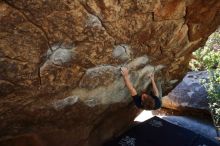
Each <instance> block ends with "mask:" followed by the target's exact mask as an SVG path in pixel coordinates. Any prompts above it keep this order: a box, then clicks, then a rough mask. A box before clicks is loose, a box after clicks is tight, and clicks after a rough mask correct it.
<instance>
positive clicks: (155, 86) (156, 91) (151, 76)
mask: <svg viewBox="0 0 220 146" xmlns="http://www.w3.org/2000/svg"><path fill="white" fill-rule="evenodd" d="M149 76H150V79H151V83H152V86H153V92H154V95H155V96H157V97H158V96H159V91H158V88H157V85H156V83H155V81H154V73H151V74H150V75H149Z"/></svg>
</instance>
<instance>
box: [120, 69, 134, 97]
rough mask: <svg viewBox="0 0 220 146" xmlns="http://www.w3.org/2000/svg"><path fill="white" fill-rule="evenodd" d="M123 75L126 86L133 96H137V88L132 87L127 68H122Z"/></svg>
mask: <svg viewBox="0 0 220 146" xmlns="http://www.w3.org/2000/svg"><path fill="white" fill-rule="evenodd" d="M121 74H122V75H123V79H124V82H125V85H126V86H127V88H128V89H129V92H130V94H131V96H135V95H137V91H136V90H135V88H134V87H133V85H132V83H131V81H130V79H129V76H128V69H127V68H125V67H122V68H121Z"/></svg>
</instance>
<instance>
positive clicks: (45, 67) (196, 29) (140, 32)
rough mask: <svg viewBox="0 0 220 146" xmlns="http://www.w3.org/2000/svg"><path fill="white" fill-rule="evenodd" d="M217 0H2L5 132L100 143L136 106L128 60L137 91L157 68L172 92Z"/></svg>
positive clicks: (0, 104)
mask: <svg viewBox="0 0 220 146" xmlns="http://www.w3.org/2000/svg"><path fill="white" fill-rule="evenodd" d="M219 9H220V1H219V0H211V1H203V0H146V1H144V0H143V1H142V0H138V1H130V0H129V1H124V0H123V1H121V0H120V1H118V0H117V1H116V0H101V1H98V0H96V1H95V0H63V1H60V0H35V1H31V0H3V1H1V2H0V22H1V23H0V38H1V39H0V66H1V67H0V131H1V132H0V138H1V140H3V139H7V138H12V139H13V137H14V136H18V135H22V136H21V137H25V136H27V137H32V138H31V139H33V143H34V144H35V145H53V146H69V145H71V146H72V145H82V146H87V145H95V146H97V145H100V144H101V143H102V142H103V141H104V140H106V139H108V138H110V137H112V136H113V135H114V134H117V133H118V132H119V131H121V130H122V129H123V128H125V127H126V126H127V125H128V124H129V123H131V121H132V120H133V118H134V116H135V115H136V114H137V109H136V108H134V106H133V104H130V103H131V98H130V97H129V93H128V90H127V89H126V87H125V86H124V83H123V80H122V78H121V76H120V70H119V68H120V66H122V65H126V66H128V68H129V69H130V70H131V72H130V75H131V76H130V77H131V80H132V82H133V83H134V86H135V87H136V88H137V90H138V91H140V90H141V89H142V88H145V87H147V86H148V85H149V83H150V82H149V79H148V78H147V77H146V76H145V74H146V73H148V72H152V71H156V72H157V73H158V74H157V75H156V76H157V78H158V79H160V81H161V84H162V88H163V91H165V92H166V91H168V90H169V89H171V88H172V87H173V85H174V84H175V81H178V80H179V79H180V78H181V77H182V76H183V75H184V73H185V72H186V66H187V64H188V61H189V59H190V57H191V55H190V54H191V52H192V51H194V50H195V49H196V48H198V47H199V46H201V45H202V44H203V43H204V42H205V41H206V39H207V37H208V36H209V35H210V33H212V32H214V30H215V29H216V28H217V26H218V25H219V24H220V13H219ZM18 137H19V136H18ZM16 139H17V137H16V138H14V140H16ZM6 141H10V140H6ZM11 141H13V140H11ZM20 141H21V143H22V138H21V139H20ZM35 141H37V142H35ZM15 143H16V141H15ZM17 144H18V143H17ZM34 144H33V145H34ZM11 145H12V144H11ZM23 145H25V144H24V143H23Z"/></svg>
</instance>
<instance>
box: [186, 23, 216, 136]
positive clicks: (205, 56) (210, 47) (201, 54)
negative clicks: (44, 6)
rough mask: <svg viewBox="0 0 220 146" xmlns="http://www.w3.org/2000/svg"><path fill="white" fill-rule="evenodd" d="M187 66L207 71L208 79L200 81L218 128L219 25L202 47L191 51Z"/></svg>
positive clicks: (195, 69)
mask: <svg viewBox="0 0 220 146" xmlns="http://www.w3.org/2000/svg"><path fill="white" fill-rule="evenodd" d="M189 67H190V69H191V70H194V71H201V70H207V71H208V80H202V81H201V83H202V84H203V85H204V87H205V88H206V90H207V92H208V98H209V107H210V111H211V114H212V117H213V121H214V124H215V126H216V127H217V128H219V129H220V27H219V29H218V30H217V31H216V32H214V33H213V34H212V35H210V36H209V38H208V40H207V42H206V44H205V46H204V47H202V48H199V49H198V50H196V51H195V52H193V59H192V60H191V61H190V63H189ZM218 136H219V135H218Z"/></svg>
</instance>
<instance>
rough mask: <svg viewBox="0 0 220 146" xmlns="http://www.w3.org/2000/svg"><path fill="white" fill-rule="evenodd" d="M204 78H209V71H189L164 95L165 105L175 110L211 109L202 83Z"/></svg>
mask: <svg viewBox="0 0 220 146" xmlns="http://www.w3.org/2000/svg"><path fill="white" fill-rule="evenodd" d="M204 80H208V72H207V71H198V72H188V73H187V74H186V76H185V77H184V78H183V80H182V81H181V82H180V83H179V84H178V85H177V86H176V87H175V88H174V89H173V90H172V91H171V92H170V93H169V94H168V95H167V96H165V97H163V99H162V100H163V106H164V107H166V108H171V109H175V110H195V111H196V110H197V111H198V110H206V111H209V105H208V94H207V91H206V89H205V87H204V86H203V83H202V82H203V81H204Z"/></svg>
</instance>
